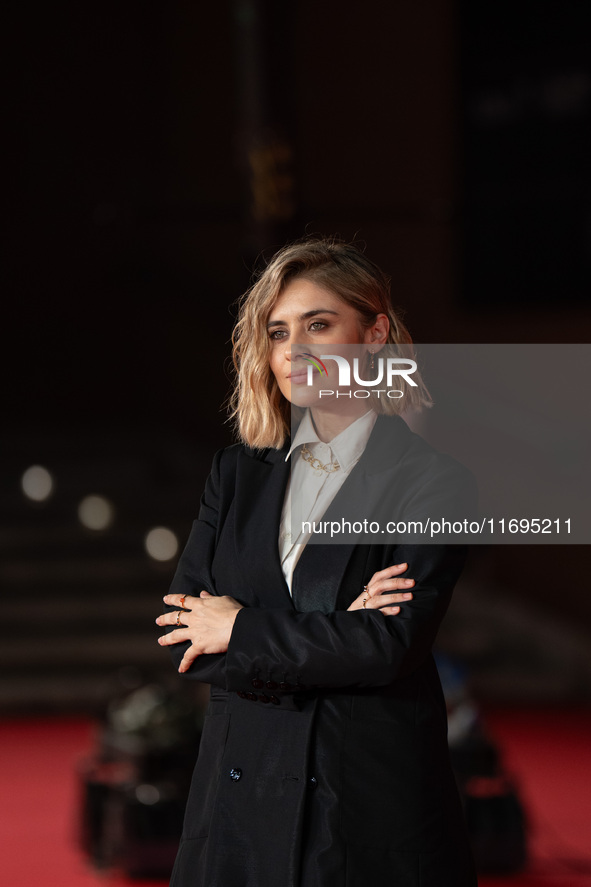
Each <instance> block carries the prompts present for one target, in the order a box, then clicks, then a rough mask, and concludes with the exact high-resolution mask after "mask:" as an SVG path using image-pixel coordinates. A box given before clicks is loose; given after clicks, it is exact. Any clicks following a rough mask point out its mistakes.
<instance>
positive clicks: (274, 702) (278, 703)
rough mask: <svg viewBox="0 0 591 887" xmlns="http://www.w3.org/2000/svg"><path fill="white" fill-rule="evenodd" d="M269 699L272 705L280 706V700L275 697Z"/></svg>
mask: <svg viewBox="0 0 591 887" xmlns="http://www.w3.org/2000/svg"><path fill="white" fill-rule="evenodd" d="M269 699H270V700H271V702H272V703H273V705H281V700H280V699H277V697H276V696H270V697H269Z"/></svg>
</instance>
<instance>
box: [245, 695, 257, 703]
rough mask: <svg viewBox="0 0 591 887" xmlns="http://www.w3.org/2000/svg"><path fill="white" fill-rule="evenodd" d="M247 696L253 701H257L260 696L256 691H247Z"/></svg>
mask: <svg viewBox="0 0 591 887" xmlns="http://www.w3.org/2000/svg"><path fill="white" fill-rule="evenodd" d="M246 698H247V699H250V701H251V702H256V701H257V699H258V698H259V697H258V696H257V694H256V693H247V694H246Z"/></svg>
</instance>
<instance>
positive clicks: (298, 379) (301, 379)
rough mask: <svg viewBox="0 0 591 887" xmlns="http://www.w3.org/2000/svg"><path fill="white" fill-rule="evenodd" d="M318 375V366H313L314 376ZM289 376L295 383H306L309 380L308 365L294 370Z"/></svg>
mask: <svg viewBox="0 0 591 887" xmlns="http://www.w3.org/2000/svg"><path fill="white" fill-rule="evenodd" d="M318 375H319V373H318V370H317V369H316V367H312V376H313V377H316V376H318ZM287 378H288V379H289V381H290V382H291V383H292V384H293V385H305V384H306V383H307V381H308V367H302V369H301V370H300V369H298V370H294V371H293V372H292V373H290V374H289V375H288V377H287Z"/></svg>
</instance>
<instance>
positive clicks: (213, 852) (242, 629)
mask: <svg viewBox="0 0 591 887" xmlns="http://www.w3.org/2000/svg"><path fill="white" fill-rule="evenodd" d="M285 453H286V449H285V448H284V449H282V450H278V451H277V450H266V451H262V452H261V451H258V452H255V451H252V450H249V449H248V448H245V447H241V446H235V447H230V448H228V449H226V450H223V451H222V452H220V453H218V454H217V455H216V458H215V460H214V464H213V468H212V472H211V475H210V478H209V480H208V482H207V486H206V489H205V492H204V495H203V498H202V502H201V511H200V515H199V519H198V520H197V521H196V522H195V524H194V526H193V530H192V533H191V536H190V538H189V541H188V543H187V547H186V548H185V551H184V553H183V555H182V557H181V560H180V562H179V566H178V569H177V572H176V575H175V579H174V581H173V585H172V588H171V591H173V592H178V593H181V594H198V593H199V591H200V590H201V589H207V590H208V591H210V592H211V593H213V594H229V595H232V596H233V597H235V598H236V599H237V600H239V601H240V602H241V603H242V604H244V609H243V610H241V611H240V612H239V613H238V616H237V618H236V622H235V625H234V629H233V632H232V637H231V641H230V645H229V649H228V651H227V653H226V654H223V655H209V656H202V657H200V658H199V659H198V661H197V663H196V664H195V665H194V666H193V667H192V669H191V670H190V671H189V673H188V676H189V677H192V678H196V679H198V680H201V681H206V682H208V683H211V684H212V690H211V702H210V705H209V709H208V713H207V717H206V724H205V728H204V732H203V737H202V741H201V747H200V751H199V758H198V762H197V765H196V770H195V775H194V779H193V784H192V788H191V794H190V797H189V802H188V805H187V813H186V819H185V827H184V832H183V838H182V842H181V847H180V850H179V855H178V857H177V861H176V864H175V870H174V873H173V879H172V885H173V887H189V885H191V887H199V885H203V887H205V885H207V887H239V885H240V887H277V885H282V887H283V885H285V887H292V885H293V887H296V885H304V887H328V885H330V887H340V885H342V887H345V885H346V887H352V885H359V887H362V885H363V887H366V885H367V884H372V885H374V887H381V885H384V887H385V885H386V884H387V885H388V887H390V885H392V884H396V885H397V887H419V885H421V887H436V885H437V887H445V885H449V887H473V885H474V884H475V883H476V881H475V876H474V873H473V869H472V863H471V859H470V853H469V850H468V846H467V841H466V835H465V830H464V825H463V819H462V813H461V809H460V804H459V800H458V796H457V792H456V788H455V783H454V780H453V775H452V772H451V768H450V764H449V758H448V753H447V743H446V717H445V703H444V700H443V695H442V692H441V687H440V683H439V679H438V675H437V671H436V668H435V665H434V662H433V659H432V657H431V654H430V650H431V646H432V643H433V640H434V638H435V635H436V632H437V628H438V626H439V623H440V621H441V619H442V617H443V615H444V613H445V610H446V608H447V606H448V603H449V599H450V596H451V592H452V589H453V585H454V583H455V581H456V580H457V577H458V575H459V573H460V571H461V569H462V565H463V562H464V556H465V552H464V549H462V548H460V547H459V546H435V545H409V544H406V545H405V544H400V543H399V542H398V541H397V540H396V539H389V540H388V541H387V542H386V544H362V543H359V542H354V541H351V542H349V543H347V544H343V545H313V544H309V545H308V546H307V547H306V549H305V551H304V552H303V554H302V556H301V557H300V560H299V562H298V564H297V567H296V569H295V572H294V581H293V599H292V597H291V596H290V594H289V590H288V588H287V585H286V583H285V580H284V577H283V574H282V571H281V565H280V562H279V555H278V540H277V536H278V527H279V521H280V515H281V509H282V504H283V498H284V493H285V488H286V484H287V480H288V472H289V464H286V463H285ZM421 465H422V471H421V470H419V467H418V466H421ZM415 476H416V477H417V478H419V479H420V478H422V483H421V482H417V483H414V482H413V483H411V484H410V485H409V484H408V483H406V484H405V485H404V488H405V489H406V490H409V489H411V490H413V491H414V492H412V493H411V492H408V497H407V501H406V504H405V508H406V511H404V512H400V513H410V514H418V513H424V512H425V509H427V510H428V503H429V502H435V503H437V507H439V506H441V489H442V487H441V485H440V483H439V481H440V479H441V477H442V476H445V478H446V484H445V489H446V490H448V491H450V490H452V491H453V490H455V491H456V492H457V495H455V494H453V493H451V494H450V493H449V492H448V496H449V495H451V498H452V499H454V498H455V499H456V500H457V501H454V502H453V504H452V506H451V511H454V510H456V511H457V513H460V512H461V509H462V508H463V507H465V508H467V509H471V508H472V504H473V485H472V483H471V480H470V478H469V475H468V474H467V472H466V471H465V470H464V469H462V468H461V466H459V465H458V464H457V463H454V462H453V460H451V459H449V457H446V456H441V455H439V454H437V453H435V452H434V451H433V450H432V449H431V448H430V447H428V446H427V444H425V442H424V441H422V440H421V438H418V437H417V436H416V435H414V434H412V433H411V432H410V430H409V429H408V428H407V426H406V425H405V423H404V422H403V421H402V420H400V419H394V418H386V417H380V418H379V419H378V421H377V423H376V427H375V428H374V432H372V436H371V438H370V441H369V443H368V446H367V448H366V450H365V453H364V455H363V456H362V458H361V460H360V462H359V463H358V464H357V466H356V467H355V468H354V469H353V472H352V473H351V475H350V477H349V478H348V479H347V481H346V482H345V484H344V486H343V491H344V492H343V497H344V496H349V495H350V493H351V490H352V489H353V490H354V491H355V496H356V497H360V498H359V501H360V502H368V501H371V500H372V498H373V501H374V503H375V502H377V503H379V502H380V501H382V500H385V499H387V498H388V497H387V496H385V494H386V493H387V491H389V490H392V489H398V488H399V480H400V478H401V477H406V478H409V477H411V478H414V477H415ZM454 477H455V483H453V482H452V483H451V484H450V480H451V481H453V479H454ZM339 496H341V494H340V493H339ZM354 498H355V497H354ZM337 499H338V497H337ZM337 499H335V502H334V503H333V506H334V507H337V504H338V503H337ZM333 506H331V509H332V508H333ZM386 510H387V509H386ZM389 513H391V512H389ZM403 561H407V562H408V563H409V570H408V575H410V576H411V577H412V578H414V579H415V580H416V586H415V588H414V589H413V593H414V598H413V600H412V601H411V602H409V603H408V604H404V605H403V606H402V610H401V613H400V614H399V615H397V616H388V617H385V616H383V615H382V614H381V613H380V612H378V611H375V610H361V611H355V612H348V611H347V609H346V608H347V607H348V606H349V604H350V603H351V602H352V601H353V600H354V599H355V598H356V597H357V596H358V595H359V593H360V591H361V590H362V588H363V585H364V584H366V583H367V582H368V581H369V580H370V579H371V576H372V575H373V574H374V573H375V572H376V571H377V570H380V569H383V568H384V567H386V566H389V565H391V564H395V563H402V562H403ZM310 588H312V589H313V593H312V594H310V593H309V590H310ZM300 602H302V603H300ZM184 649H185V645H181V644H179V645H177V646H176V647H174V648H172V652H173V659H174V661H175V663H176V664H178V663H179V662H180V659H181V658H182V655H183V652H184Z"/></svg>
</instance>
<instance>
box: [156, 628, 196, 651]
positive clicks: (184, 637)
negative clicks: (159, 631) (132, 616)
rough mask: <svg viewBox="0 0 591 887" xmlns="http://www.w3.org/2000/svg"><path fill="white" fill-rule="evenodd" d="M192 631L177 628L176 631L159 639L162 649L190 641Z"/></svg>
mask: <svg viewBox="0 0 591 887" xmlns="http://www.w3.org/2000/svg"><path fill="white" fill-rule="evenodd" d="M190 640H191V637H190V630H189V629H188V628H177V629H176V630H175V631H169V632H168V633H167V634H163V635H161V636H160V637H159V638H158V643H159V644H160V646H161V647H170V646H171V645H172V644H181V643H182V642H183V641H190Z"/></svg>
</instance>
